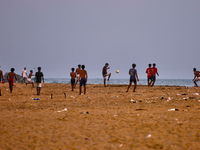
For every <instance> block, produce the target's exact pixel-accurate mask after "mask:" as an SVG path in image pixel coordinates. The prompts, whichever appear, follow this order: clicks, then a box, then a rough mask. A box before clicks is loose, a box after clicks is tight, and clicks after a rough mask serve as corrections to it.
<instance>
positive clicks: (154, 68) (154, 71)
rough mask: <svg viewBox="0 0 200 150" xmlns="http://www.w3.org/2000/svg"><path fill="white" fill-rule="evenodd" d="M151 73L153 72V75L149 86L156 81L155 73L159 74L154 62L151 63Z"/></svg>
mask: <svg viewBox="0 0 200 150" xmlns="http://www.w3.org/2000/svg"><path fill="white" fill-rule="evenodd" d="M152 73H153V75H152V84H151V86H154V83H155V82H156V74H157V76H159V74H158V70H157V68H156V64H155V63H154V64H153V67H152Z"/></svg>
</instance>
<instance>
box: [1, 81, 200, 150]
mask: <svg viewBox="0 0 200 150" xmlns="http://www.w3.org/2000/svg"><path fill="white" fill-rule="evenodd" d="M0 87H1V94H2V96H0V149H5V150H18V149H19V150H26V149H33V150H46V149H48V150H50V149H52V150H54V149H55V150H66V149H73V150H87V149H88V150H91V149H115V150H116V149H123V150H128V149H134V150H137V149H138V150H141V149H144V150H146V149H147V150H148V149H165V150H170V149H176V150H177V149H180V150H187V149H194V150H195V149H200V102H199V101H200V95H198V94H200V88H198V87H189V88H187V87H178V86H154V87H152V88H148V87H147V86H144V85H139V86H138V87H137V89H136V92H132V90H133V86H132V87H131V88H130V89H129V92H128V93H126V89H127V85H108V86H107V87H106V88H105V87H103V85H87V94H86V95H79V90H78V89H79V87H78V86H77V87H76V89H75V91H71V85H70V84H49V83H45V84H43V85H42V90H41V95H40V96H37V95H36V88H32V85H30V84H29V85H27V86H26V85H25V84H21V83H17V84H15V86H14V89H13V93H12V94H10V92H9V88H8V83H5V84H0ZM82 91H83V89H82ZM64 93H65V94H66V97H65V94H64ZM182 94H187V95H182ZM35 98H39V99H40V100H34V99H35Z"/></svg>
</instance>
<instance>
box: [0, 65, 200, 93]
mask: <svg viewBox="0 0 200 150" xmlns="http://www.w3.org/2000/svg"><path fill="white" fill-rule="evenodd" d="M108 66H109V64H108V63H106V64H105V66H104V67H103V69H102V76H103V79H104V87H106V79H107V76H108V79H107V81H109V79H110V77H111V73H108V71H107V70H108V69H110V67H108ZM148 66H149V67H148V68H147V69H146V73H147V83H148V86H149V87H152V86H154V83H155V81H156V75H158V76H159V74H158V70H157V68H156V64H155V63H154V64H153V67H152V65H151V64H149V65H148ZM135 67H136V64H132V68H131V69H130V70H129V75H130V82H129V85H128V88H127V91H126V92H128V91H129V88H130V87H131V85H132V82H133V83H134V89H133V92H135V90H136V87H137V81H138V82H139V78H138V75H137V70H136V69H135ZM71 70H72V72H71V73H70V76H71V87H72V91H73V90H74V88H75V87H76V85H77V83H78V82H79V84H80V86H79V94H80V95H81V90H82V86H84V94H86V83H87V80H88V74H87V71H86V70H85V65H80V64H79V65H78V68H76V71H75V69H74V68H71ZM10 71H11V72H9V73H8V75H7V80H8V83H9V89H10V93H12V91H13V83H14V78H15V80H16V82H17V77H16V74H15V73H14V71H15V69H14V68H11V70H10ZM193 72H194V79H193V82H194V84H195V86H197V87H198V85H197V83H196V82H197V81H200V71H198V70H196V68H193ZM32 76H35V78H34V82H35V83H37V88H36V89H37V95H40V91H41V87H42V84H41V83H42V79H43V83H44V74H43V73H42V72H41V67H38V72H36V73H35V75H33V70H30V73H29V75H27V71H26V67H24V70H23V71H22V77H23V79H22V80H21V82H22V83H25V82H26V81H25V80H26V77H28V79H27V82H26V85H27V84H29V83H30V84H32V87H34V82H33V81H32V80H31V77H32ZM3 82H4V79H3V71H2V70H0V83H3Z"/></svg>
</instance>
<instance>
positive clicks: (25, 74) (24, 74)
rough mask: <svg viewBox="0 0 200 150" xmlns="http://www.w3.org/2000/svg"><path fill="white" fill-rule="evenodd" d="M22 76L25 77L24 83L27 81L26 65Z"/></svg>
mask: <svg viewBox="0 0 200 150" xmlns="http://www.w3.org/2000/svg"><path fill="white" fill-rule="evenodd" d="M22 77H23V79H22V81H21V82H22V83H23V82H24V83H25V80H26V77H27V72H26V67H24V70H23V71H22Z"/></svg>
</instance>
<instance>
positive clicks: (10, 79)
mask: <svg viewBox="0 0 200 150" xmlns="http://www.w3.org/2000/svg"><path fill="white" fill-rule="evenodd" d="M10 71H11V72H9V73H8V75H7V80H8V82H9V88H10V93H12V90H13V84H14V77H15V80H16V81H17V77H16V74H15V73H14V71H15V69H14V68H11V70H10Z"/></svg>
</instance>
